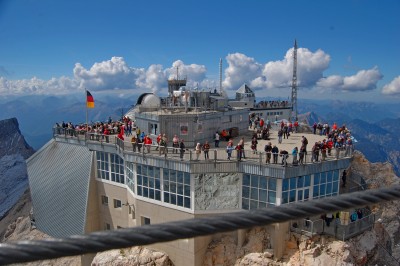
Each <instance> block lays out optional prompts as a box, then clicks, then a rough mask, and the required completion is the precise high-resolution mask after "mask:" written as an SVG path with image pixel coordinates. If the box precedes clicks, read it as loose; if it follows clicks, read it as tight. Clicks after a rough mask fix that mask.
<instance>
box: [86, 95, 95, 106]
mask: <svg viewBox="0 0 400 266" xmlns="http://www.w3.org/2000/svg"><path fill="white" fill-rule="evenodd" d="M86 107H87V108H94V99H93V96H92V94H90V92H89V91H86Z"/></svg>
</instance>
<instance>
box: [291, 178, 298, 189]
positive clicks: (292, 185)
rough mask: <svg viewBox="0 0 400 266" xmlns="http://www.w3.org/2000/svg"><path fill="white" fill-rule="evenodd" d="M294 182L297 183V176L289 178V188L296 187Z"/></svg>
mask: <svg viewBox="0 0 400 266" xmlns="http://www.w3.org/2000/svg"><path fill="white" fill-rule="evenodd" d="M296 184H297V178H296V177H291V178H290V189H296Z"/></svg>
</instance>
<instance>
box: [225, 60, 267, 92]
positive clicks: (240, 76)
mask: <svg viewBox="0 0 400 266" xmlns="http://www.w3.org/2000/svg"><path fill="white" fill-rule="evenodd" d="M226 61H227V62H228V68H226V69H225V80H224V81H223V87H224V88H226V89H238V88H239V87H240V86H241V85H242V84H243V83H246V82H247V83H251V81H252V80H253V79H256V78H257V77H259V76H260V75H261V71H262V65H261V64H260V63H257V62H256V61H255V60H254V58H252V57H248V56H246V55H244V54H241V53H234V54H228V56H227V57H226Z"/></svg>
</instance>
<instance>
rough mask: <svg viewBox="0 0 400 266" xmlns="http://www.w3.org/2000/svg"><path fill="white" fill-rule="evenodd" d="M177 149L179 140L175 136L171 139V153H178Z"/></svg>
mask: <svg viewBox="0 0 400 266" xmlns="http://www.w3.org/2000/svg"><path fill="white" fill-rule="evenodd" d="M178 149H179V138H178V136H177V135H174V137H173V138H172V153H178Z"/></svg>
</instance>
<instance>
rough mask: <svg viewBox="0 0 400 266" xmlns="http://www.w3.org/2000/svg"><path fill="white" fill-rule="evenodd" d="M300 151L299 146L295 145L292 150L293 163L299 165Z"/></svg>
mask: <svg viewBox="0 0 400 266" xmlns="http://www.w3.org/2000/svg"><path fill="white" fill-rule="evenodd" d="M298 153H299V149H298V148H297V147H294V148H293V150H292V156H293V161H292V164H293V165H297V154H298Z"/></svg>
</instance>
